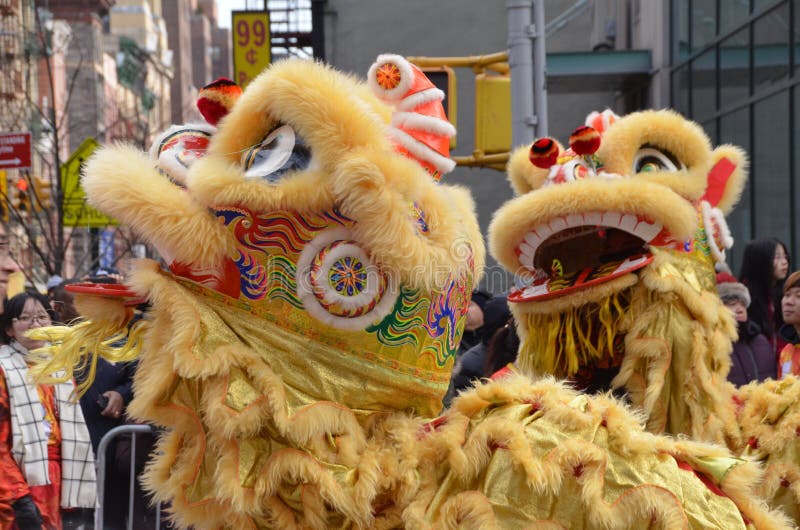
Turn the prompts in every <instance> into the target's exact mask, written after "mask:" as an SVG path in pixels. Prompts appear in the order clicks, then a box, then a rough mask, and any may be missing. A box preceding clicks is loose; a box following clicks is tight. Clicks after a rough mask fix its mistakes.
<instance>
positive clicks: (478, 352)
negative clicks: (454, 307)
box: [445, 294, 511, 406]
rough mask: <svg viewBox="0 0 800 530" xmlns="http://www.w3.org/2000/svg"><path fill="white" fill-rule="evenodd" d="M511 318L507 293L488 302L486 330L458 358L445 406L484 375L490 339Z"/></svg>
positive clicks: (484, 321) (484, 328)
mask: <svg viewBox="0 0 800 530" xmlns="http://www.w3.org/2000/svg"><path fill="white" fill-rule="evenodd" d="M509 318H511V311H510V310H509V309H508V300H507V296H506V294H501V295H497V296H494V297H493V298H492V299H491V300H489V301H488V302H487V303H486V306H485V309H484V311H483V331H484V332H483V334H482V337H481V339H480V341H479V342H478V343H477V344H476V345H475V346H473V347H472V348H470V349H469V350H467V351H466V352H464V354H463V355H461V357H460V358H458V359H457V360H456V364H455V366H454V367H453V375H452V377H451V379H450V388H449V389H448V391H447V395H446V396H445V406H447V405H449V404H450V401H451V400H452V398H453V397H454V396H455V395H456V394H457V393H458V392H460V391H461V390H464V389H465V388H467V387H469V386H470V384H471V383H472V381H474V380H475V379H480V378H481V377H483V376H484V370H485V368H486V359H487V356H488V354H489V343H490V340H491V339H492V337H493V336H494V334H495V332H496V331H497V330H498V329H500V328H502V327H503V326H504V325H505V324H506V323H507V322H508V319H509Z"/></svg>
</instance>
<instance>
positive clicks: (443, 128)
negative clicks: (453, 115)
mask: <svg viewBox="0 0 800 530" xmlns="http://www.w3.org/2000/svg"><path fill="white" fill-rule="evenodd" d="M392 125H393V126H394V127H405V128H406V129H414V130H417V131H426V132H431V133H435V134H440V135H442V136H447V137H448V138H451V137H453V136H455V135H456V128H455V127H453V124H452V123H450V122H449V121H445V120H443V119H441V118H434V117H433V116H426V115H424V114H417V113H416V112H395V113H394V114H392Z"/></svg>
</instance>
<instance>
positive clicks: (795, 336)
mask: <svg viewBox="0 0 800 530" xmlns="http://www.w3.org/2000/svg"><path fill="white" fill-rule="evenodd" d="M781 309H782V311H783V321H784V324H783V326H781V329H780V332H779V333H780V336H781V338H782V339H783V341H784V342H785V343H786V345H785V346H784V347H783V349H782V350H781V353H780V357H779V359H778V379H783V378H784V377H786V376H787V375H790V374H791V375H795V376H800V271H795V272H793V273H792V274H790V275H789V277H788V278H787V279H786V283H785V284H784V286H783V299H782V300H781Z"/></svg>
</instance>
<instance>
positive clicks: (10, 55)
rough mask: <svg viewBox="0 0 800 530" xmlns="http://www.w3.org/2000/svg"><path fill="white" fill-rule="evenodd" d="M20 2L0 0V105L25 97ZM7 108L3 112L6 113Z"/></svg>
mask: <svg viewBox="0 0 800 530" xmlns="http://www.w3.org/2000/svg"><path fill="white" fill-rule="evenodd" d="M23 8H24V6H23V5H22V0H0V67H2V71H3V74H2V75H0V101H1V102H3V103H0V105H3V106H5V105H8V104H10V102H11V101H16V100H21V99H23V98H24V95H25V85H24V73H23V67H24V59H25V58H24V54H23V51H24V50H23V36H24V33H23V32H24V27H25V24H24V19H23ZM8 110H9V109H8V108H6V109H5V112H8Z"/></svg>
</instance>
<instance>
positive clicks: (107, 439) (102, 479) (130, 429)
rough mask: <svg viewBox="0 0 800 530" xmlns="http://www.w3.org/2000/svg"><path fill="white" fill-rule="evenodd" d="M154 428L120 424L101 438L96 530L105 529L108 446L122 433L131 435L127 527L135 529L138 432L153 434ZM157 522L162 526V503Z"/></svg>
mask: <svg viewBox="0 0 800 530" xmlns="http://www.w3.org/2000/svg"><path fill="white" fill-rule="evenodd" d="M152 433H153V429H152V427H150V426H149V425H120V426H119V427H114V428H113V429H111V430H110V431H108V432H107V433H106V435H105V436H103V438H102V439H101V440H100V444H99V445H98V447H97V455H96V466H97V506H96V508H95V511H94V528H95V530H103V512H104V508H105V507H104V505H103V503H104V501H105V491H106V468H107V463H106V460H107V458H106V453H107V450H108V446H109V445H110V444H111V442H112V441H114V439H115V438H117V437H118V436H119V435H121V434H130V435H131V462H130V479H129V481H128V491H129V495H128V519H127V529H128V530H133V515H134V513H133V500H134V496H135V494H134V492H135V488H134V486H135V481H136V438H137V435H138V434H152ZM155 519H156V523H155V530H160V528H161V504H160V503H159V504H157V505H156V518H155Z"/></svg>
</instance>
